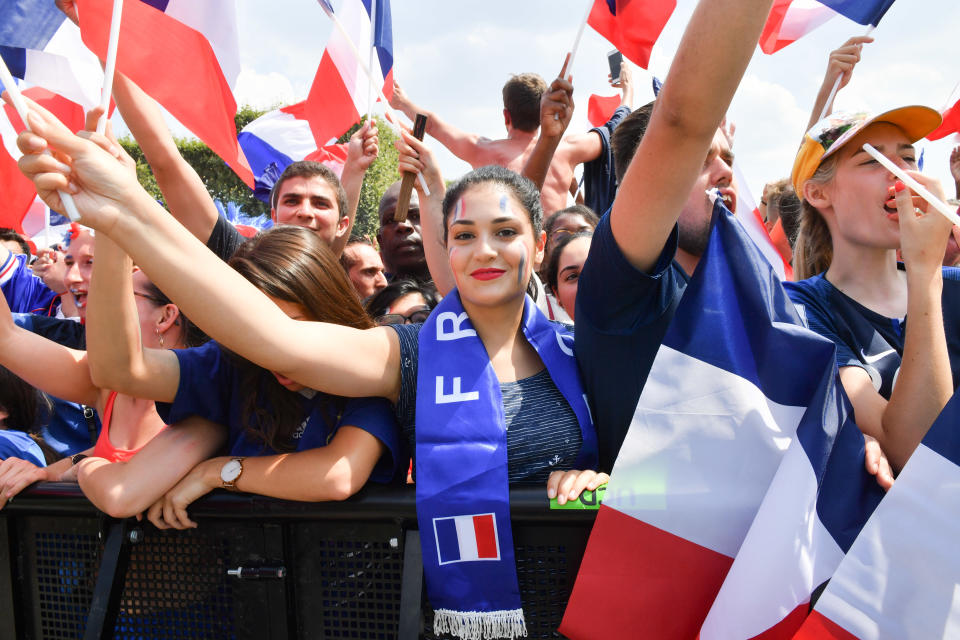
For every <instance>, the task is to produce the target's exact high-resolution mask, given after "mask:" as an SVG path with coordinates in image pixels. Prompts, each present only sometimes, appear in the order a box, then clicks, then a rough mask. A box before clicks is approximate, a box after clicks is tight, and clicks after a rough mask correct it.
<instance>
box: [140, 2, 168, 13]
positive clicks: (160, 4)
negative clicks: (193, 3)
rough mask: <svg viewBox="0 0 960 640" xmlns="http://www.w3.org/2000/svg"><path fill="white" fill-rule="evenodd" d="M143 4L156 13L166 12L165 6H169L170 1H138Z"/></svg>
mask: <svg viewBox="0 0 960 640" xmlns="http://www.w3.org/2000/svg"><path fill="white" fill-rule="evenodd" d="M140 2H142V3H144V4H148V5H150V6H151V7H153V8H154V9H157V10H158V11H166V10H167V5H168V4H170V0H140Z"/></svg>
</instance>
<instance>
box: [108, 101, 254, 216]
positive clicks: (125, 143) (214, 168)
mask: <svg viewBox="0 0 960 640" xmlns="http://www.w3.org/2000/svg"><path fill="white" fill-rule="evenodd" d="M264 113H265V112H264V111H258V110H256V109H253V108H252V107H249V106H244V107H241V108H240V109H238V110H237V115H236V118H235V122H236V126H237V131H240V129H242V128H243V127H245V126H247V124H249V123H250V122H251V121H253V120H255V119H257V118H259V117H260V116H261V115H263V114H264ZM119 142H120V145H121V146H122V147H123V148H124V149H125V150H126V152H127V153H129V154H130V155H131V156H132V157H133V159H134V160H136V162H137V178H138V179H139V180H140V184H141V185H143V188H144V189H146V190H147V192H148V193H149V194H150V195H152V196H153V197H155V198H157V199H158V200H162V196H161V195H160V189H159V188H158V187H157V181H156V180H155V179H154V177H153V173H151V171H150V167H149V165H147V161H146V159H145V158H144V157H143V152H142V151H141V150H140V146H139V145H138V144H137V143H136V141H135V140H134V139H133V138H132V137H130V136H124V137H123V138H120V140H119ZM174 142H175V143H176V145H177V149H179V151H180V155H182V156H183V158H184V160H186V161H187V162H188V163H189V164H190V166H192V167H193V169H194V170H195V171H196V172H197V174H198V175H199V176H200V179H201V180H203V184H204V185H205V186H206V187H207V191H209V192H210V195H211V196H212V197H213V198H214V199H215V200H220V201H221V202H223V203H224V204H226V203H227V202H236V203H237V204H238V205H239V206H240V207H241V208H242V209H243V212H244V213H246V214H247V215H249V216H258V215H263V216H269V215H270V207H269V206H267V205H266V204H265V203H263V202H260V201H259V200H257V199H256V198H255V197H254V196H253V191H251V190H250V188H249V187H247V185H245V184H244V183H243V181H242V180H240V178H238V177H237V174H235V173H234V172H233V170H232V169H230V167H228V166H227V165H226V163H224V161H223V160H221V159H220V157H219V156H218V155H217V154H215V153H214V152H212V151H211V150H210V148H209V147H207V145H205V144H203V143H202V142H200V141H199V140H197V139H193V138H175V139H174Z"/></svg>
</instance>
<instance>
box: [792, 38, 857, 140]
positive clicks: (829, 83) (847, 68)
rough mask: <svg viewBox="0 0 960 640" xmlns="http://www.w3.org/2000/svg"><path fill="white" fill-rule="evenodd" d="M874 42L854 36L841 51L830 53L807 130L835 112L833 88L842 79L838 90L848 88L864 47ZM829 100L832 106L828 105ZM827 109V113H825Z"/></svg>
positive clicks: (845, 43) (842, 46)
mask: <svg viewBox="0 0 960 640" xmlns="http://www.w3.org/2000/svg"><path fill="white" fill-rule="evenodd" d="M869 42H873V38H871V37H870V36H854V37H853V38H850V39H849V40H847V41H846V42H844V43H843V45H841V46H840V48H839V49H834V50H833V51H831V52H830V59H829V60H828V61H827V73H826V74H825V75H824V76H823V84H821V85H820V91H819V92H817V100H816V102H814V103H813V111H811V112H810V121H809V122H807V129H810V127H812V126H813V125H815V124H817V122H819V121H820V119H821V115H820V114H826V115H829V114H830V113H832V112H833V101H834V99H835V98H836V97H837V96H836V93H834V94H833V96H832V97H831V96H830V94H831V93H833V86H834V85H835V84H836V82H837V78H840V85H839V86H838V87H837V90H840V89H842V88H844V87H845V86H847V84H848V83H849V82H850V78H852V77H853V68H854V67H855V66H857V63H858V62H860V52H861V51H862V50H863V45H865V44H867V43H869ZM827 100H829V101H830V104H827ZM824 107H826V111H824Z"/></svg>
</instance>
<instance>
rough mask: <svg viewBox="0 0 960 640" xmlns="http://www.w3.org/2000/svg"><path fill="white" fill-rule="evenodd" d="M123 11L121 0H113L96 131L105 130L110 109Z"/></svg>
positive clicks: (101, 131)
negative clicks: (100, 110) (101, 110)
mask: <svg viewBox="0 0 960 640" xmlns="http://www.w3.org/2000/svg"><path fill="white" fill-rule="evenodd" d="M122 12H123V0H113V15H112V16H111V18H110V40H109V41H108V42H107V61H106V65H105V66H104V68H103V89H102V90H101V91H100V108H102V109H103V113H101V114H100V119H99V120H97V133H101V134H102V133H105V132H106V130H107V117H108V111H109V109H110V96H111V95H112V94H113V74H114V71H115V70H116V68H117V44H118V43H119V42H120V14H121V13H122Z"/></svg>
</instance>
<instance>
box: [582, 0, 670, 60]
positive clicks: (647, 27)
mask: <svg viewBox="0 0 960 640" xmlns="http://www.w3.org/2000/svg"><path fill="white" fill-rule="evenodd" d="M676 7H677V3H676V0H594V3H593V8H592V9H591V10H590V16H589V17H588V18H587V24H589V25H590V26H591V27H593V28H594V30H595V31H596V32H597V33H599V34H600V35H601V36H603V37H604V38H606V39H607V40H609V41H610V43H611V44H612V45H613V46H615V47H616V48H617V49H618V50H619V51H620V53H622V54H623V55H624V56H626V58H627V59H628V60H630V61H631V62H633V63H634V64H635V65H637V66H639V67H642V68H644V69H646V68H647V66H649V64H650V51H651V50H652V49H653V45H654V43H655V42H656V41H657V38H659V37H660V33H661V32H662V31H663V28H664V27H665V26H666V24H667V20H669V19H670V16H671V15H672V14H673V10H674V9H675V8H676Z"/></svg>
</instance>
